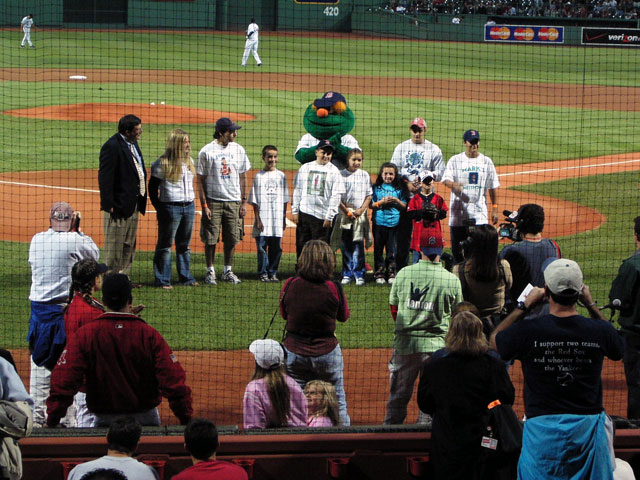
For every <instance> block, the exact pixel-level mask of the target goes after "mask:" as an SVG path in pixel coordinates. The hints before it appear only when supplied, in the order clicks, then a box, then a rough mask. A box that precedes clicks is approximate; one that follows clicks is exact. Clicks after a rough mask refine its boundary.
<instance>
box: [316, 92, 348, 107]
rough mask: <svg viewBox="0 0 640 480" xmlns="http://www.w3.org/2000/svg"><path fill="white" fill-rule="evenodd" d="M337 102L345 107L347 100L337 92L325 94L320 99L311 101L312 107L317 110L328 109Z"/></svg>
mask: <svg viewBox="0 0 640 480" xmlns="http://www.w3.org/2000/svg"><path fill="white" fill-rule="evenodd" d="M337 102H344V103H345V105H346V103H347V100H346V99H345V98H344V96H342V95H341V94H339V93H338V92H327V93H325V94H324V95H323V96H322V98H316V99H315V100H314V101H313V105H314V106H316V107H317V108H329V107H332V106H333V105H335V104H336V103H337Z"/></svg>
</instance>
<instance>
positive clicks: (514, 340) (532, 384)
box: [491, 258, 624, 478]
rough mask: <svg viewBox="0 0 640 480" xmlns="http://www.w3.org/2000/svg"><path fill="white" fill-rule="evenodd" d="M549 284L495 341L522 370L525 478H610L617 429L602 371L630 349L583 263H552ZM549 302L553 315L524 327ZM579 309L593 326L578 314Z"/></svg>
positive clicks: (533, 292)
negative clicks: (608, 411) (599, 302)
mask: <svg viewBox="0 0 640 480" xmlns="http://www.w3.org/2000/svg"><path fill="white" fill-rule="evenodd" d="M544 280H545V286H544V288H534V289H533V290H531V292H529V294H528V295H527V296H526V297H525V298H524V300H521V301H520V302H518V305H517V307H516V308H515V310H513V312H511V313H510V314H509V315H508V316H507V318H506V319H504V320H503V321H502V323H500V324H499V325H498V326H497V327H496V328H495V330H494V331H493V333H492V335H491V346H492V347H493V348H494V349H496V350H497V351H498V353H499V354H500V356H501V357H502V359H503V360H505V361H507V360H512V359H519V360H520V362H521V363H522V371H523V374H524V382H525V385H526V388H525V390H524V404H525V405H524V406H525V414H526V416H527V421H526V422H525V425H524V435H523V440H522V454H521V456H520V462H519V464H518V473H519V474H522V478H550V477H557V476H561V477H562V478H579V477H583V476H584V475H586V474H585V473H584V472H590V473H589V474H588V475H587V476H590V478H594V476H598V477H601V478H610V476H611V471H612V469H613V467H612V465H611V461H610V456H609V450H610V448H612V445H611V436H610V435H608V434H607V430H608V429H609V428H612V425H611V419H609V417H607V416H606V415H605V413H604V407H603V404H602V364H603V360H604V357H605V356H606V357H608V358H610V359H612V360H620V359H621V358H622V355H623V353H624V342H623V340H622V337H621V336H620V335H619V334H618V332H617V331H616V329H615V328H614V327H613V326H612V325H611V324H610V323H609V322H608V321H606V319H605V318H604V316H603V315H602V313H601V312H600V310H599V309H598V307H597V306H596V303H595V302H594V301H593V298H592V297H591V292H590V290H589V287H588V286H586V285H585V284H584V283H583V275H582V271H581V270H580V266H579V265H578V264H577V263H576V262H574V261H573V260H568V259H566V258H562V259H554V260H551V261H549V262H548V264H547V265H546V268H545V270H544ZM544 301H548V302H549V313H548V314H542V315H538V316H532V317H530V318H527V319H526V320H524V321H521V322H518V320H520V319H522V318H524V316H525V315H526V313H527V312H528V311H529V310H530V309H532V308H533V307H534V306H536V305H537V304H539V303H541V302H544ZM578 301H579V302H580V303H581V304H582V305H583V306H584V307H585V308H586V309H587V311H588V312H589V315H590V317H591V318H586V317H583V316H582V315H580V314H579V313H578V310H577V308H576V304H577V302H578ZM516 322H517V323H516ZM566 458H571V459H572V461H571V462H566ZM595 472H598V473H597V474H596V473H595ZM600 472H602V474H601V473H600Z"/></svg>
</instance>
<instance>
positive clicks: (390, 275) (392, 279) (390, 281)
mask: <svg viewBox="0 0 640 480" xmlns="http://www.w3.org/2000/svg"><path fill="white" fill-rule="evenodd" d="M387 281H388V282H389V285H391V284H393V282H395V281H396V274H395V273H390V274H389V280H387Z"/></svg>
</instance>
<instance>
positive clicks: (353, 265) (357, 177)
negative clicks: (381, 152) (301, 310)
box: [336, 148, 373, 286]
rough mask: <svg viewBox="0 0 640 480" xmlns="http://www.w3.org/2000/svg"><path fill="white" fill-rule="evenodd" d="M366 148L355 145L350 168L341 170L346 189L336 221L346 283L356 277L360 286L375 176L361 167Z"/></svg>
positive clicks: (343, 275)
mask: <svg viewBox="0 0 640 480" xmlns="http://www.w3.org/2000/svg"><path fill="white" fill-rule="evenodd" d="M362 161H363V155H362V150H360V149H359V148H353V149H352V150H351V151H349V153H348V154H347V168H345V169H344V170H340V173H341V174H342V178H343V180H344V186H345V192H344V193H343V194H342V199H341V201H340V216H339V218H338V221H337V222H336V228H337V229H339V232H338V233H340V236H341V241H342V243H341V247H340V249H341V250H342V284H343V285H348V284H349V283H351V282H352V281H354V280H355V282H356V285H358V286H362V285H364V274H365V270H366V268H365V261H364V260H365V240H368V244H371V241H370V235H371V231H370V227H369V218H368V216H367V210H368V209H369V204H370V203H371V195H372V193H373V191H372V189H371V177H370V176H369V174H368V173H367V172H365V171H364V170H361V169H360V168H361V167H362Z"/></svg>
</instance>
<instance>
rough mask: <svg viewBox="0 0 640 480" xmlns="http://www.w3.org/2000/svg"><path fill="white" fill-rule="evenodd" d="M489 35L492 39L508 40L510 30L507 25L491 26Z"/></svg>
mask: <svg viewBox="0 0 640 480" xmlns="http://www.w3.org/2000/svg"><path fill="white" fill-rule="evenodd" d="M489 36H490V37H491V38H492V39H494V40H508V39H509V37H510V36H511V30H509V28H508V27H493V28H492V29H491V30H489Z"/></svg>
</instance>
